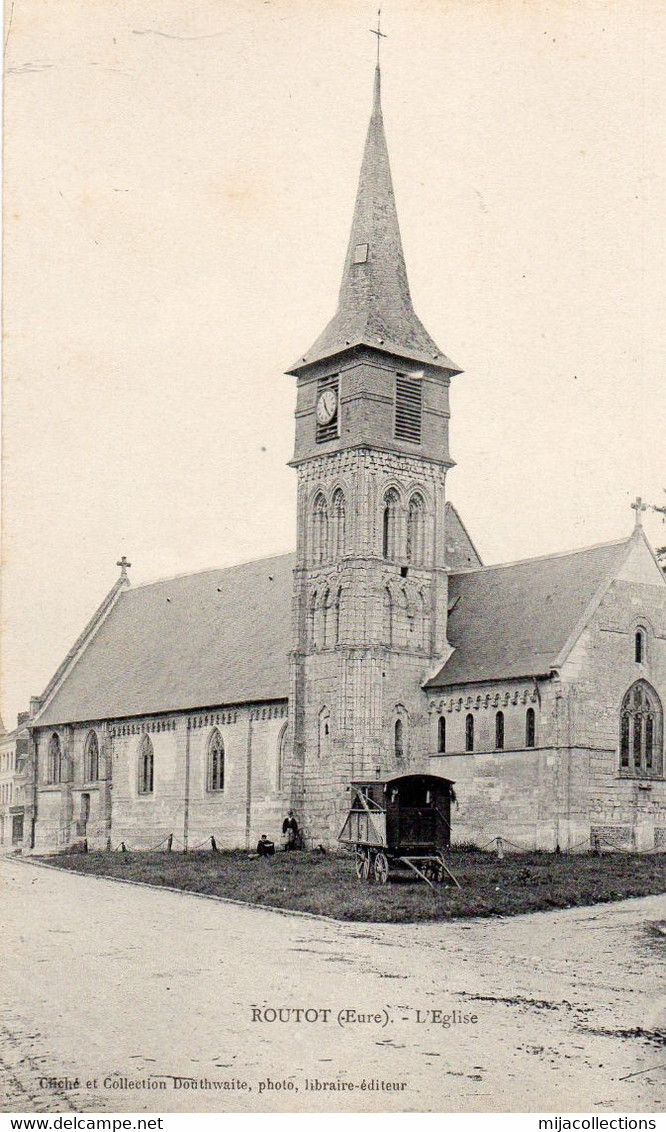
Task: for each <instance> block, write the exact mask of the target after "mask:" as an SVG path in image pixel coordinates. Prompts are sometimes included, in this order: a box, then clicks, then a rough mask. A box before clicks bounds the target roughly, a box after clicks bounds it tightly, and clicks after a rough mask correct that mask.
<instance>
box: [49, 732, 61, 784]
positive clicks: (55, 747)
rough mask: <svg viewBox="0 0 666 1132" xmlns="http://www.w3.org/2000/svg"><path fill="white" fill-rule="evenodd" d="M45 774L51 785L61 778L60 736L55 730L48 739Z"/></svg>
mask: <svg viewBox="0 0 666 1132" xmlns="http://www.w3.org/2000/svg"><path fill="white" fill-rule="evenodd" d="M46 775H47V782H48V783H49V784H50V785H52V786H55V785H56V784H57V783H58V782H60V781H61V780H62V748H61V746H60V736H59V735H58V734H57V732H55V731H54V732H53V735H52V736H51V738H50V739H49V746H48V752H47V760H46Z"/></svg>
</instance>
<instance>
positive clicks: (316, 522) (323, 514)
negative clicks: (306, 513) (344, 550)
mask: <svg viewBox="0 0 666 1132" xmlns="http://www.w3.org/2000/svg"><path fill="white" fill-rule="evenodd" d="M328 551H329V548H328V507H327V506H326V500H325V499H324V496H323V495H322V494H321V492H319V494H318V495H317V497H316V499H315V501H314V506H313V508H312V557H313V560H314V561H315V563H318V562H326V560H327V559H328Z"/></svg>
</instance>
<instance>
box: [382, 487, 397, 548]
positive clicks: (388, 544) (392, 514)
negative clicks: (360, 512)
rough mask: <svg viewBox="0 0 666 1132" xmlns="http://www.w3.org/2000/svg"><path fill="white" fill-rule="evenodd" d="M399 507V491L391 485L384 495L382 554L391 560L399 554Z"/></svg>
mask: <svg viewBox="0 0 666 1132" xmlns="http://www.w3.org/2000/svg"><path fill="white" fill-rule="evenodd" d="M398 507H399V499H398V493H397V491H396V490H395V488H393V487H391V488H389V490H388V491H387V492H386V495H385V496H384V514H383V520H382V554H383V556H384V558H387V559H388V560H389V561H393V560H394V559H395V558H397V556H398Z"/></svg>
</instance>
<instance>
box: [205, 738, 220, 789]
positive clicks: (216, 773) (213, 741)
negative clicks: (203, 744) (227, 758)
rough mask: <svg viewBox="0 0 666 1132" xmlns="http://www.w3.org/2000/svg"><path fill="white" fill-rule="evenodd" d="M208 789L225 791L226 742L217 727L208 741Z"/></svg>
mask: <svg viewBox="0 0 666 1132" xmlns="http://www.w3.org/2000/svg"><path fill="white" fill-rule="evenodd" d="M208 789H209V790H224V740H223V738H222V736H221V734H220V732H219V731H218V729H217V727H216V728H215V729H214V730H213V731H211V734H210V739H209V740H208Z"/></svg>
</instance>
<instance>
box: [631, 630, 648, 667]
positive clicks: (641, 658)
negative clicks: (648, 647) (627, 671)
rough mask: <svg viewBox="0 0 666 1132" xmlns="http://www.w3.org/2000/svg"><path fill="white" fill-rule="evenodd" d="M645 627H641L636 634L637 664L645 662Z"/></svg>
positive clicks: (635, 654) (635, 652)
mask: <svg viewBox="0 0 666 1132" xmlns="http://www.w3.org/2000/svg"><path fill="white" fill-rule="evenodd" d="M645 643H646V641H645V629H643V628H642V627H639V628H638V629H637V630H636V634H635V636H634V660H635V661H636V664H645Z"/></svg>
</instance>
